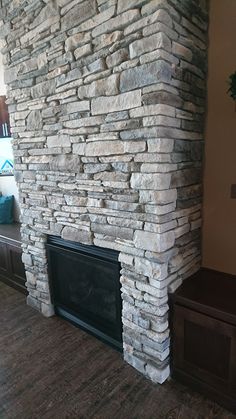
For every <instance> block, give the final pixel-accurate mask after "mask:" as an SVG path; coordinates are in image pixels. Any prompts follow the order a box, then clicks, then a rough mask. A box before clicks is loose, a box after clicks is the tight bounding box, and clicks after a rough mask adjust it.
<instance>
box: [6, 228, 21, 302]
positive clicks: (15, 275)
mask: <svg viewBox="0 0 236 419" xmlns="http://www.w3.org/2000/svg"><path fill="white" fill-rule="evenodd" d="M21 255H22V250H21V236H20V225H19V224H18V223H14V224H0V281H2V282H5V283H6V284H7V285H10V286H11V287H14V288H16V289H17V290H18V291H21V292H23V293H24V294H26V287H25V282H26V277H25V269H24V264H23V263H22V260H21Z"/></svg>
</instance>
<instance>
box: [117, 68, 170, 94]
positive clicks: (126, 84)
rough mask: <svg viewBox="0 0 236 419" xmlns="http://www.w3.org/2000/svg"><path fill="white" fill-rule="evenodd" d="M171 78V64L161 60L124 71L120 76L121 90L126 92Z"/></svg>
mask: <svg viewBox="0 0 236 419" xmlns="http://www.w3.org/2000/svg"><path fill="white" fill-rule="evenodd" d="M170 79H171V67H170V65H169V64H168V63H167V62H165V61H162V60H159V61H156V62H153V63H149V64H143V65H141V66H138V67H135V68H130V69H128V70H125V71H123V72H122V73H121V77H120V90H121V92H126V91H128V90H133V89H137V88H139V87H143V86H147V85H149V84H153V83H157V82H167V83H168V82H170Z"/></svg>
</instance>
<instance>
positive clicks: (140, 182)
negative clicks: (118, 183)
mask: <svg viewBox="0 0 236 419" xmlns="http://www.w3.org/2000/svg"><path fill="white" fill-rule="evenodd" d="M170 180H171V175H170V174H159V173H158V174H155V173H154V174H149V173H133V174H132V176H131V182H130V184H131V188H133V189H154V190H162V189H169V187H170Z"/></svg>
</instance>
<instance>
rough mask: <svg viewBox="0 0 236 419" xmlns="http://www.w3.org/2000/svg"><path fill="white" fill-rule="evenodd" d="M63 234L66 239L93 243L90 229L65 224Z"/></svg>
mask: <svg viewBox="0 0 236 419" xmlns="http://www.w3.org/2000/svg"><path fill="white" fill-rule="evenodd" d="M61 236H62V238H63V239H64V240H70V241H73V242H79V243H83V244H92V233H91V232H90V231H86V230H79V229H78V228H74V227H69V226H65V227H64V228H63V230H62V233H61Z"/></svg>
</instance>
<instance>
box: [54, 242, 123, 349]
mask: <svg viewBox="0 0 236 419" xmlns="http://www.w3.org/2000/svg"><path fill="white" fill-rule="evenodd" d="M47 254H48V264H49V277H50V288H51V295H52V301H53V304H54V306H55V311H56V314H58V315H60V316H62V317H64V318H66V319H67V320H69V321H70V322H72V323H73V324H75V325H77V326H79V327H81V328H82V329H85V330H87V331H88V332H89V333H91V334H93V335H95V336H97V337H98V338H100V339H101V340H103V341H105V342H106V343H108V344H110V345H111V346H113V347H115V348H116V349H118V350H120V351H121V350H122V322H121V292H120V264H119V262H118V252H116V251H113V250H110V249H103V248H100V247H96V246H87V245H81V244H78V243H74V242H71V241H66V240H63V239H61V238H59V237H55V236H49V237H48V243H47Z"/></svg>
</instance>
